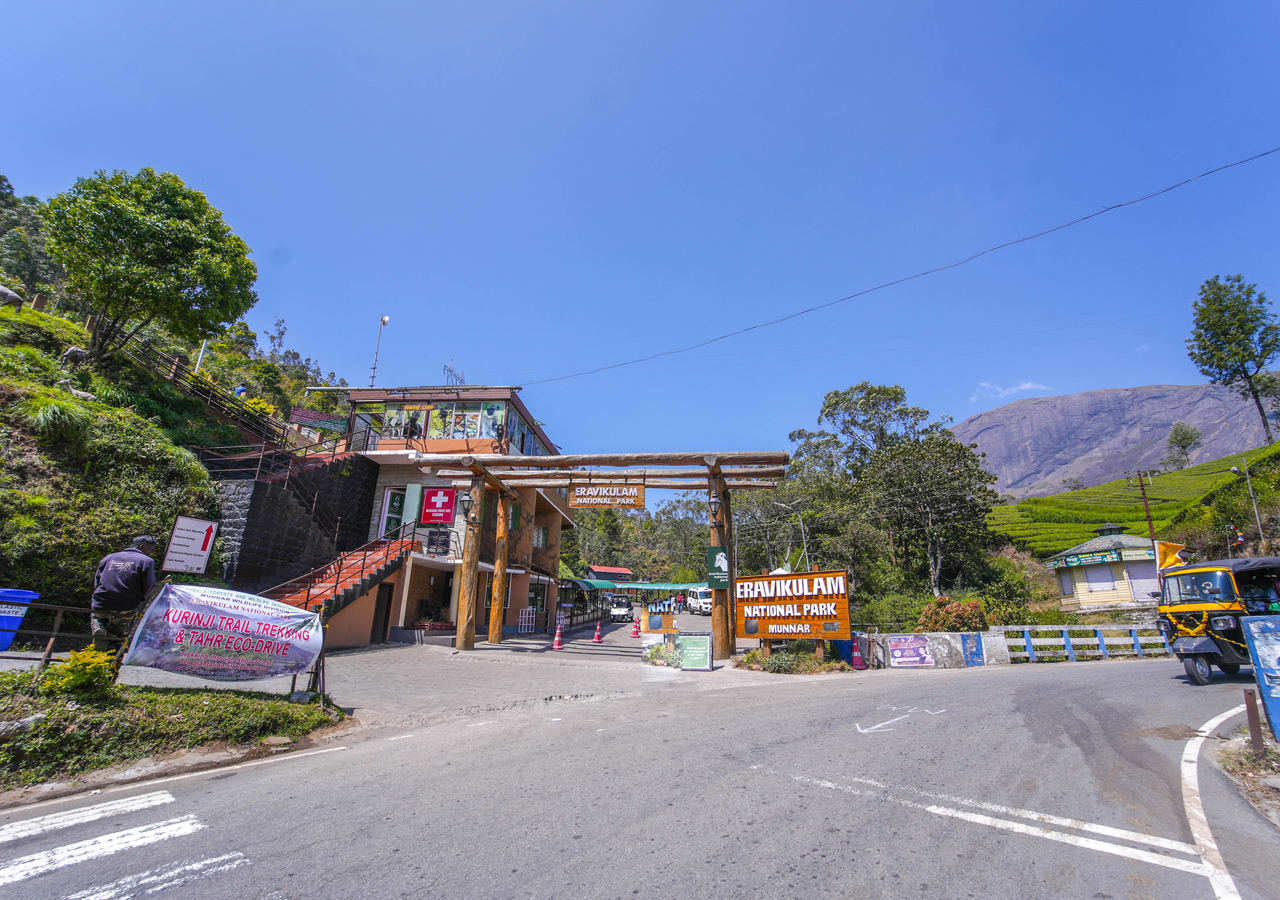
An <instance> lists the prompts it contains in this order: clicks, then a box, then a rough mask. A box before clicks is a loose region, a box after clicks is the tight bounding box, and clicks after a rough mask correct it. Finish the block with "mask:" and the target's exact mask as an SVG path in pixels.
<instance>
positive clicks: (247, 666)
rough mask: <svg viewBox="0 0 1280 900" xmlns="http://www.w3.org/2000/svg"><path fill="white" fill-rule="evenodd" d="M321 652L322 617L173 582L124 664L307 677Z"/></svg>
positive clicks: (234, 677) (243, 676) (226, 674)
mask: <svg viewBox="0 0 1280 900" xmlns="http://www.w3.org/2000/svg"><path fill="white" fill-rule="evenodd" d="M323 646H324V631H323V629H322V628H321V625H320V614H319V613H314V612H306V611H304V610H301V609H298V608H297V607H293V606H288V605H286V604H284V603H277V602H276V601H274V600H267V599H266V598H264V597H256V596H254V595H253V594H242V593H240V592H238V591H226V590H223V589H221V588H213V587H200V586H195V585H176V584H167V585H165V586H164V588H162V589H161V591H160V593H159V594H158V595H157V596H156V599H155V600H153V601H152V602H151V605H150V606H148V607H147V611H146V612H145V613H144V614H143V617H142V622H141V623H140V624H139V625H138V628H137V630H136V631H135V632H134V634H133V641H132V643H130V645H129V652H128V655H126V656H125V659H124V665H126V666H146V667H148V668H151V669H163V670H164V671H166V672H177V673H179V674H182V675H194V676H196V677H198V678H212V679H214V680H217V681H253V680H255V679H258V678H273V677H275V676H277V675H297V674H299V673H301V672H305V671H306V670H307V669H309V668H310V667H311V665H312V663H314V662H315V661H316V657H317V656H319V655H320V650H321V648H322V647H323Z"/></svg>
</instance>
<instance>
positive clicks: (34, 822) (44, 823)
mask: <svg viewBox="0 0 1280 900" xmlns="http://www.w3.org/2000/svg"><path fill="white" fill-rule="evenodd" d="M172 802H173V794H170V793H169V792H168V791H156V792H154V793H151V794H139V795H138V796H136V797H125V798H124V799H122V800H109V801H107V802H106V803H99V804H97V805H96V806H85V807H81V808H80V809H71V810H67V811H66V812H60V813H52V814H50V815H47V816H40V817H39V818H36V819H26V820H24V821H21V822H11V823H9V824H8V825H0V844H4V843H7V842H8V841H16V840H18V839H19V838H25V837H31V836H33V835H37V834H44V833H45V832H46V831H56V830H57V829H59V828H70V827H71V826H73V825H83V824H85V823H86V822H94V821H97V820H98V819H105V818H107V817H108V816H114V815H118V814H120V813H128V812H136V811H138V810H140V809H149V808H151V807H153V806H162V805H164V804H165V803H172Z"/></svg>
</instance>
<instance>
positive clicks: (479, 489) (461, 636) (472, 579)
mask: <svg viewBox="0 0 1280 900" xmlns="http://www.w3.org/2000/svg"><path fill="white" fill-rule="evenodd" d="M470 494H471V509H470V510H469V512H470V515H468V516H467V528H466V532H465V534H466V537H465V538H464V539H463V544H462V584H461V585H459V586H458V638H457V641H456V642H455V643H456V645H457V648H458V649H459V650H474V649H475V647H476V580H477V579H476V576H477V573H478V569H479V563H480V513H481V510H483V509H484V476H483V475H476V476H474V477H472V479H471V489H470Z"/></svg>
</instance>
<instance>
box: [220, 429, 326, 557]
mask: <svg viewBox="0 0 1280 900" xmlns="http://www.w3.org/2000/svg"><path fill="white" fill-rule="evenodd" d="M346 445H347V436H346V435H339V436H337V437H331V438H326V439H325V440H323V441H317V442H315V443H314V444H306V445H303V446H300V447H275V446H272V445H270V444H239V445H234V446H227V447H196V448H195V449H194V452H195V454H196V457H197V458H198V459H199V460H200V462H201V463H202V464H203V465H204V467H205V468H206V469H208V470H209V472H210V474H212V475H213V476H214V477H215V478H220V479H227V478H232V479H234V478H244V479H252V480H253V481H262V482H266V483H270V484H283V485H284V486H285V488H287V489H288V490H289V491H290V492H291V493H292V494H293V495H294V496H295V497H296V498H297V499H298V502H300V503H301V504H302V505H303V506H305V507H306V508H307V510H308V511H309V512H310V513H311V518H312V519H313V520H314V521H315V523H316V524H317V525H319V526H320V529H321V530H322V531H323V532H324V533H325V534H326V535H328V536H329V538H330V539H331V540H333V541H335V542H336V541H337V540H338V530H339V529H340V528H341V526H342V514H341V513H340V512H338V511H337V510H334V509H333V507H332V506H331V505H330V504H329V503H328V501H326V500H325V499H324V497H323V496H322V495H321V493H320V489H319V488H311V489H308V488H307V487H306V486H305V485H303V484H302V483H301V482H299V481H298V480H297V479H296V478H295V477H294V475H295V474H296V473H298V472H302V471H305V470H307V469H309V468H312V467H314V466H317V465H322V464H328V463H331V462H333V461H334V460H335V459H337V457H338V454H339V453H342V452H344V451H345V449H346Z"/></svg>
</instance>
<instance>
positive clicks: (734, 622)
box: [716, 477, 738, 656]
mask: <svg viewBox="0 0 1280 900" xmlns="http://www.w3.org/2000/svg"><path fill="white" fill-rule="evenodd" d="M716 483H717V485H718V486H719V488H720V501H721V504H722V506H721V507H720V515H722V516H724V552H725V553H727V554H729V596H728V606H727V611H728V614H729V655H730V656H732V655H733V654H735V653H737V652H738V609H737V604H738V601H737V600H736V599H735V598H734V596H733V581H734V578H735V576H736V575H737V574H738V552H737V550H736V548H735V544H734V539H733V501H732V500H731V499H730V497H729V485H728V484H726V483H725V480H724V478H723V477H721V478H717V479H716Z"/></svg>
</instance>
